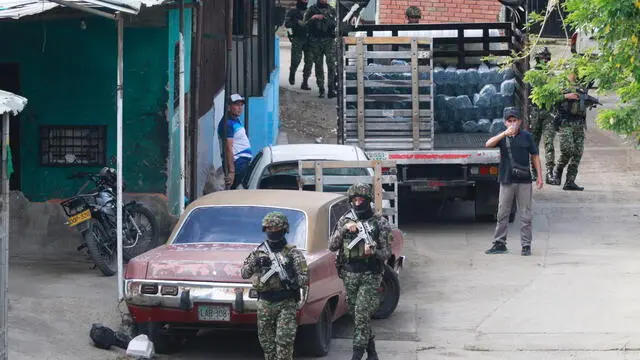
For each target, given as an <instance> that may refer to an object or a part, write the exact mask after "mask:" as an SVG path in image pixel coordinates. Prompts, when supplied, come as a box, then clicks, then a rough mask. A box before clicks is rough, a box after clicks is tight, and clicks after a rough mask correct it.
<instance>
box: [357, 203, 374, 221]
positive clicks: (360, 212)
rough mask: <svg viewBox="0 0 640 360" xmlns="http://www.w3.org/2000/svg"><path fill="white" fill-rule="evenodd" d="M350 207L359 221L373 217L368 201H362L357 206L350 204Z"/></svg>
mask: <svg viewBox="0 0 640 360" xmlns="http://www.w3.org/2000/svg"><path fill="white" fill-rule="evenodd" d="M352 206H353V210H354V211H355V212H356V215H357V216H358V219H359V220H366V219H369V218H370V217H372V216H373V209H371V202H370V201H363V202H361V203H360V204H358V205H355V204H352Z"/></svg>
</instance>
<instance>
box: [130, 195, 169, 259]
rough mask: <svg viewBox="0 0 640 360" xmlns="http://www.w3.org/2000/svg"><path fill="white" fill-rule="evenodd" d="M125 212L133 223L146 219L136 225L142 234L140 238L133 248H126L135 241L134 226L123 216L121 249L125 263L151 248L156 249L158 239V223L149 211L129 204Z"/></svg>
mask: <svg viewBox="0 0 640 360" xmlns="http://www.w3.org/2000/svg"><path fill="white" fill-rule="evenodd" d="M125 208H126V210H127V212H128V213H129V215H131V217H133V219H134V221H136V219H138V215H139V219H146V221H144V220H143V221H139V222H140V223H136V225H138V227H139V228H140V231H141V232H142V236H141V237H140V239H138V242H137V243H136V245H135V246H133V247H126V246H127V245H128V244H133V242H134V241H135V238H134V236H135V231H136V230H135V226H134V225H133V224H131V223H130V222H131V221H132V220H131V219H130V218H129V216H128V215H125V216H123V218H124V220H125V221H124V224H123V231H124V233H125V241H124V244H123V249H122V256H123V257H124V259H125V260H126V261H129V260H131V259H133V258H134V257H136V256H138V255H140V254H142V253H144V252H147V251H149V250H151V249H153V248H156V247H158V246H159V245H160V244H158V237H159V229H158V221H157V220H156V217H155V216H154V215H153V213H152V212H151V210H149V209H147V208H146V207H144V206H143V205H141V204H130V205H127V206H126V207H125Z"/></svg>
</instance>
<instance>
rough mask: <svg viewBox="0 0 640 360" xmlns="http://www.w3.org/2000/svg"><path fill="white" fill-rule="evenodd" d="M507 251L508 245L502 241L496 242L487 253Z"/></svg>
mask: <svg viewBox="0 0 640 360" xmlns="http://www.w3.org/2000/svg"><path fill="white" fill-rule="evenodd" d="M506 252H507V245H505V244H503V243H501V242H497V241H496V242H494V243H493V246H492V247H491V249H489V250H487V251H485V252H484V253H485V254H504V253H506Z"/></svg>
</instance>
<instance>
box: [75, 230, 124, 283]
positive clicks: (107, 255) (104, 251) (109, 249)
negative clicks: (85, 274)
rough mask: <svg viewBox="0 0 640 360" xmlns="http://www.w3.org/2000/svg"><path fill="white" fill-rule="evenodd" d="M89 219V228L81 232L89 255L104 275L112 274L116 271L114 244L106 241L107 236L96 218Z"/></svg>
mask: <svg viewBox="0 0 640 360" xmlns="http://www.w3.org/2000/svg"><path fill="white" fill-rule="evenodd" d="M89 221H90V223H89V229H87V231H85V232H84V234H83V236H84V241H85V242H86V244H87V251H88V252H89V256H91V258H92V259H93V261H94V263H95V264H96V267H97V268H98V269H100V271H101V272H102V273H103V274H104V275H105V276H113V275H114V274H115V273H116V272H117V271H118V256H117V253H116V247H115V244H110V243H109V242H108V241H109V237H108V236H107V234H106V231H105V230H104V228H103V226H102V224H101V223H100V222H99V221H98V220H96V219H91V220H89Z"/></svg>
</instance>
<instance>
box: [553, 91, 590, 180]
mask: <svg viewBox="0 0 640 360" xmlns="http://www.w3.org/2000/svg"><path fill="white" fill-rule="evenodd" d="M574 92H576V91H575V89H568V90H567V91H565V93H574ZM559 113H560V118H561V122H560V128H559V130H558V132H559V133H560V158H559V159H558V164H557V165H556V167H555V169H554V171H553V177H554V185H560V183H561V182H562V172H563V170H564V168H565V167H566V168H567V176H566V179H565V185H564V186H563V189H564V190H579V191H581V190H584V188H582V187H580V186H578V185H576V183H575V180H576V177H577V176H578V166H579V165H580V160H581V159H582V154H583V152H584V135H585V134H584V130H585V126H586V118H587V110H586V108H581V107H580V101H577V100H567V99H565V100H563V101H562V102H561V103H560V109H559Z"/></svg>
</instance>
